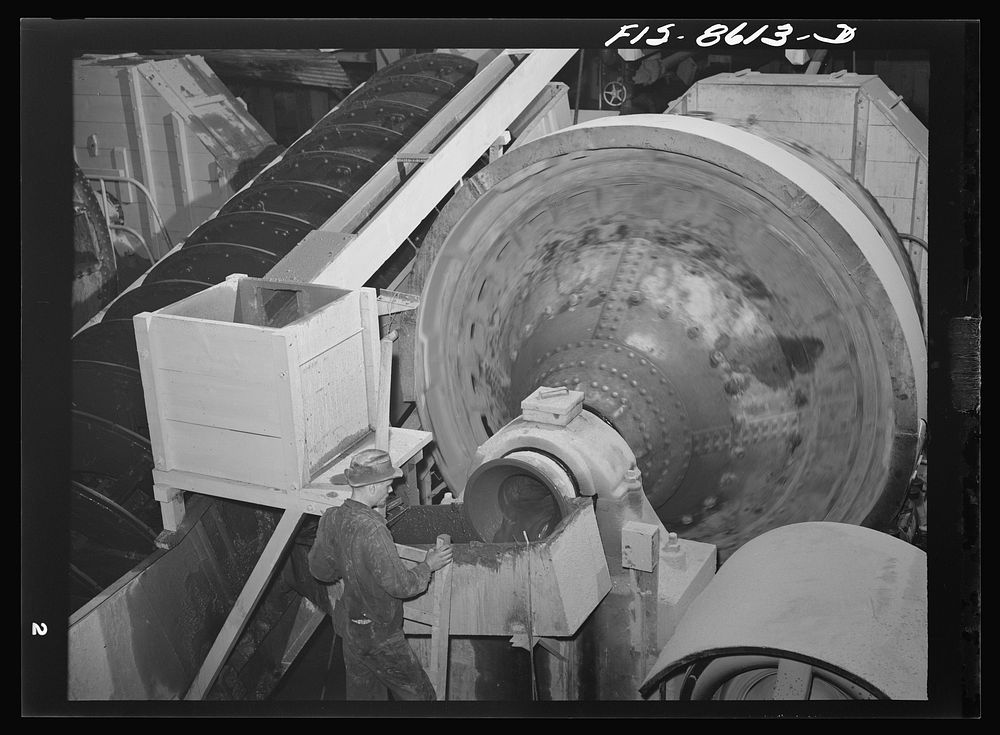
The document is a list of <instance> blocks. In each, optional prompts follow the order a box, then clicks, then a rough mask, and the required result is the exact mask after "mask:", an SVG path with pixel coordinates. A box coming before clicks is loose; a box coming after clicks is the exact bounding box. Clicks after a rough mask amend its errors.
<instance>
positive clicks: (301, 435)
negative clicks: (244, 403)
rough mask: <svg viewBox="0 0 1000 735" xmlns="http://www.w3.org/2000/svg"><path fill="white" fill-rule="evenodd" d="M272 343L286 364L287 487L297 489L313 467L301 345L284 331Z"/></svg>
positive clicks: (284, 429) (283, 389)
mask: <svg viewBox="0 0 1000 735" xmlns="http://www.w3.org/2000/svg"><path fill="white" fill-rule="evenodd" d="M272 344H273V345H274V353H275V356H276V357H277V360H278V362H279V363H280V364H282V368H281V374H280V378H281V381H280V382H281V387H280V391H281V400H280V401H279V402H278V407H279V410H280V412H281V413H280V415H281V426H282V434H283V436H282V443H283V449H284V461H283V462H282V469H283V470H284V475H285V484H284V487H286V488H290V489H295V490H297V489H298V488H300V487H304V486H305V485H306V484H307V483H308V482H309V467H308V464H307V462H306V459H305V454H306V449H307V447H306V441H307V439H306V431H305V426H304V424H305V418H304V417H303V415H302V400H303V395H302V385H301V381H302V376H301V373H300V370H299V356H298V346H297V345H296V344H295V340H290V339H288V337H287V335H285V334H283V333H282V332H277V333H275V334H274V335H273V336H272Z"/></svg>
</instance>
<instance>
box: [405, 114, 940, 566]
mask: <svg viewBox="0 0 1000 735" xmlns="http://www.w3.org/2000/svg"><path fill="white" fill-rule="evenodd" d="M414 272H415V274H416V277H417V280H418V281H419V282H420V283H421V284H422V290H423V297H422V308H421V312H420V321H419V332H418V334H419V337H418V347H417V375H418V393H419V401H418V406H419V410H420V414H421V418H422V420H423V421H424V425H425V428H428V429H430V430H432V431H433V432H434V435H435V440H436V443H437V452H438V461H439V465H440V467H441V469H442V472H443V474H444V477H445V479H446V480H447V481H448V483H449V484H450V485H451V486H452V487H453V488H455V489H457V490H458V491H461V489H462V488H464V486H465V483H466V480H467V479H468V475H469V472H470V465H469V463H470V459H471V458H472V457H473V455H474V453H475V451H476V448H477V447H478V446H479V445H480V444H482V443H483V442H484V441H486V439H487V438H488V437H489V436H491V435H492V434H493V433H494V432H496V431H497V430H499V428H500V427H502V426H504V425H505V424H506V423H507V422H508V421H510V419H511V418H512V417H514V416H516V415H517V414H518V413H519V408H518V407H519V403H520V401H521V400H522V399H523V398H524V397H525V396H527V395H528V394H530V393H531V392H532V391H533V390H535V389H536V388H537V387H538V386H541V385H548V386H561V385H564V386H567V387H569V388H572V389H574V390H579V391H583V392H584V394H585V407H586V408H587V409H589V411H590V412H592V413H594V414H597V415H598V416H600V417H601V418H603V419H604V420H605V421H607V422H608V423H610V424H611V425H612V426H613V427H614V428H615V429H616V430H617V431H618V433H619V434H620V435H621V436H622V437H623V438H624V439H625V440H626V441H627V442H628V444H629V446H630V447H631V449H632V451H633V452H634V453H635V455H636V457H637V460H638V466H639V469H640V470H641V472H642V484H643V487H644V488H645V490H646V492H647V494H648V496H649V500H650V502H651V503H652V505H653V506H654V508H656V510H657V513H658V515H659V516H660V517H661V519H662V520H663V521H664V522H665V523H666V524H667V526H668V527H670V528H676V529H677V531H678V532H680V533H682V534H683V535H684V536H685V537H687V538H692V539H696V540H702V541H708V542H711V543H715V544H717V545H719V547H720V552H721V553H723V555H726V554H728V553H731V552H732V551H733V550H734V549H735V548H737V547H738V546H740V545H741V544H742V543H744V542H746V541H747V540H749V539H751V538H753V537H754V536H756V535H758V534H760V533H762V532H764V531H766V530H768V529H771V528H775V527H777V526H781V525H784V524H788V523H794V522H798V521H809V520H832V521H842V522H847V523H855V524H865V525H872V526H879V525H881V524H884V523H887V522H888V521H889V520H890V519H891V518H892V517H893V515H894V514H895V513H896V511H897V510H898V508H899V506H900V504H901V502H902V500H903V496H904V494H905V489H906V485H907V482H908V480H909V477H910V474H911V472H912V470H913V467H914V462H915V458H916V454H917V451H918V447H917V443H918V435H919V433H920V432H919V426H920V421H921V419H922V418H923V415H924V410H925V402H926V378H925V371H926V367H925V362H926V348H925V342H924V338H923V331H922V327H921V322H920V311H919V308H918V303H919V302H918V295H917V290H916V287H915V281H914V278H913V274H912V271H911V269H910V265H909V260H908V258H907V257H906V253H905V250H904V248H903V247H902V244H901V243H900V241H899V239H898V237H897V235H896V233H895V231H894V230H893V229H892V227H891V225H890V224H889V222H888V220H887V219H886V218H885V216H884V214H883V213H882V212H881V210H880V209H879V207H878V205H877V204H875V202H874V200H872V199H871V197H870V196H869V195H868V194H867V193H866V192H865V191H864V190H863V189H862V188H861V187H860V186H859V185H858V184H857V183H856V182H854V181H853V180H852V179H851V178H850V177H849V176H848V175H847V174H846V173H844V172H842V171H840V170H839V169H838V168H837V167H836V166H833V165H832V164H830V163H829V162H828V161H826V160H825V159H822V158H821V157H819V156H818V154H815V153H813V152H811V151H809V150H808V149H806V148H804V147H802V146H799V145H797V144H791V143H787V142H783V141H780V140H775V139H770V138H765V137H762V136H761V135H760V134H759V133H757V132H752V131H750V130H746V129H740V128H734V127H730V126H727V125H722V124H719V123H715V122H711V121H709V120H704V119H699V118H692V117H680V116H671V115H634V116H624V117H617V118H606V119H603V120H598V121H595V122H594V123H588V124H586V125H582V126H576V127H574V128H569V129H567V130H564V131H561V132H558V133H555V134H552V135H549V136H546V137H544V138H541V139H539V140H537V141H534V142H532V143H529V144H527V145H525V146H522V147H520V148H518V149H515V150H514V151H512V152H510V153H508V154H506V155H504V156H502V157H501V158H500V159H499V160H498V161H496V162H494V163H493V164H491V165H490V166H488V167H487V168H485V169H483V170H482V171H480V172H479V173H478V174H476V175H475V176H473V177H471V178H470V179H468V180H467V181H466V182H465V184H464V185H463V186H462V188H461V189H460V190H459V191H458V193H457V194H456V195H455V196H454V197H453V198H452V200H451V201H450V202H449V204H448V205H447V206H446V207H445V209H444V210H443V212H442V214H441V216H440V217H439V218H438V219H437V221H436V222H435V224H434V226H433V227H432V229H431V231H430V233H429V234H428V237H427V239H426V240H425V244H424V247H423V248H422V249H421V251H420V254H419V256H418V261H417V263H416V264H415V267H414Z"/></svg>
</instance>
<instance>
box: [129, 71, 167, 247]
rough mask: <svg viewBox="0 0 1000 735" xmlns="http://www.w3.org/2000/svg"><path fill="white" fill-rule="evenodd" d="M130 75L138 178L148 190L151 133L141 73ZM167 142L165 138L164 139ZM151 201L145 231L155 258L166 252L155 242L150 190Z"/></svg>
mask: <svg viewBox="0 0 1000 735" xmlns="http://www.w3.org/2000/svg"><path fill="white" fill-rule="evenodd" d="M127 75H128V85H129V98H128V107H129V111H130V113H131V123H132V127H131V131H132V134H133V135H134V136H135V139H136V145H135V147H136V148H137V150H138V151H139V160H138V163H139V166H138V172H137V173H138V176H137V178H138V179H139V180H140V181H142V183H144V184H145V185H146V188H147V189H150V186H151V185H152V183H153V169H152V162H151V161H150V153H149V152H150V147H149V146H150V133H149V121H148V120H147V119H146V112H145V110H144V109H143V98H142V96H141V92H140V89H139V88H140V85H141V83H142V78H141V77H140V76H139V72H138V71H137V70H136V69H135V68H134V67H133V68H131V69H129V70H128V71H127ZM162 128H163V126H162V125H160V126H158V129H159V130H162ZM164 140H165V138H164ZM150 195H151V199H150V200H149V201H146V202H145V203H144V205H145V206H143V211H144V212H145V215H146V218H145V225H144V227H143V231H144V232H145V235H146V244H147V245H148V246H149V249H150V250H151V251H152V252H153V254H154V256H155V257H159V256H161V255H163V254H164V253H165V252H166V250H165V249H163V248H162V246H158V245H157V244H156V243H154V242H153V240H154V239H158V238H156V237H155V235H156V233H157V232H158V231H159V225H158V224H157V223H156V220H155V216H154V215H153V211H152V210H153V209H154V208H155V207H156V204H157V202H156V194H155V192H153V191H152V190H151V189H150Z"/></svg>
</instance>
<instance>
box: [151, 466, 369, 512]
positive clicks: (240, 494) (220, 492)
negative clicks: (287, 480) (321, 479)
mask: <svg viewBox="0 0 1000 735" xmlns="http://www.w3.org/2000/svg"><path fill="white" fill-rule="evenodd" d="M153 478H154V480H155V482H157V483H163V484H170V485H172V486H173V487H180V488H184V489H185V490H188V491H190V492H194V493H199V494H202V495H211V496H214V497H218V498H228V499H229V500H238V501H240V502H242V503H254V504H256V505H263V506H267V507H269V508H282V509H296V510H298V511H299V512H300V513H309V514H312V515H317V516H319V515H323V512H324V511H326V509H327V508H332V507H335V506H338V505H340V504H342V503H343V502H344V500H346V499H347V498H349V497H350V492H347V491H338V490H337V489H335V488H333V487H332V486H330V485H329V484H326V485H324V486H322V487H316V488H315V489H314V488H312V487H309V488H305V489H303V490H299V491H298V492H297V493H284V492H275V490H274V488H271V487H265V486H263V485H257V484H254V483H249V482H243V481H239V480H228V479H226V478H222V477H213V476H211V475H203V474H197V473H194V472H185V471H183V470H170V471H169V472H160V471H158V470H153Z"/></svg>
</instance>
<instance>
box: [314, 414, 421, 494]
mask: <svg viewBox="0 0 1000 735" xmlns="http://www.w3.org/2000/svg"><path fill="white" fill-rule="evenodd" d="M431 438H432V435H431V433H430V432H429V431H419V430H416V429H399V428H396V427H390V428H389V456H390V457H391V458H392V463H393V465H394V466H396V467H402V466H403V465H405V464H406V463H407V462H408V461H409V460H410V459H411V458H412V457H414V456H416V455H417V453H418V452H420V451H421V450H422V449H423V448H424V447H426V446H427V445H428V444H430V442H431ZM374 446H375V434H374V432H369V433H368V434H367V435H366V436H365V437H364V438H363V439H362V440H361V441H359V442H358V443H357V444H355V445H353V446H352V447H351V448H350V451H349V452H348V453H345V454H344V455H342V456H340V457H338V458H337V459H336V460H335V461H334V462H332V463H331V464H330V465H329V466H328V467H326V468H325V469H324V470H323V472H322V473H321V474H319V475H317V476H316V477H314V478H313V482H312V483H311V484H310V488H313V487H315V488H318V489H325V490H329V482H330V478H331V477H332V476H333V475H336V474H339V473H341V472H343V471H344V470H345V469H347V465H348V463H349V462H350V460H351V457H352V456H353V455H354V454H355V453H356V452H360V451H361V450H362V449H371V448H373V447H374Z"/></svg>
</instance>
